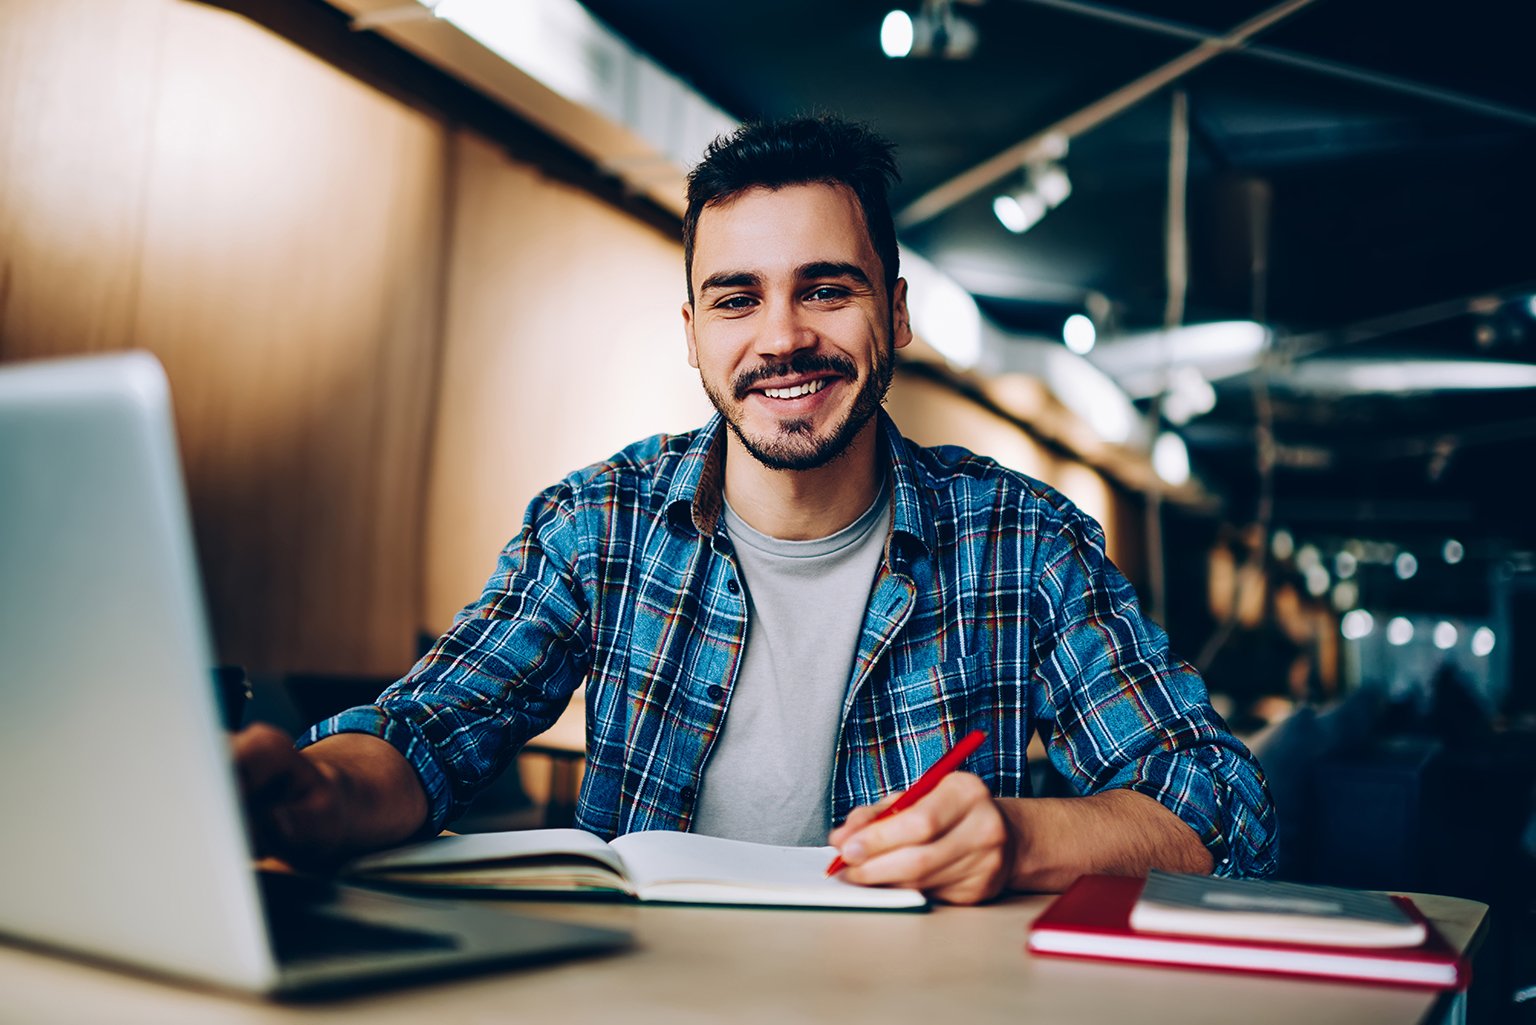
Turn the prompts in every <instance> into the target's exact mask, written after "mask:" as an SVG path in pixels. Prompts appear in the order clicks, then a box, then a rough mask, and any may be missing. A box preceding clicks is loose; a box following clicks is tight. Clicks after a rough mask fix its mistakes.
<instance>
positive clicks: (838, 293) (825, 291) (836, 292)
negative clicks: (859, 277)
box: [806, 285, 848, 303]
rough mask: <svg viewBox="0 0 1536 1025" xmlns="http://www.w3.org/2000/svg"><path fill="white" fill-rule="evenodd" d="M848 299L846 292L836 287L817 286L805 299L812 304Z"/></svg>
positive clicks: (844, 289)
mask: <svg viewBox="0 0 1536 1025" xmlns="http://www.w3.org/2000/svg"><path fill="white" fill-rule="evenodd" d="M847 297H848V290H847V289H846V288H842V287H840V286H838V285H817V286H816V287H815V288H813V289H811V290H810V292H809V293H808V294H807V295H806V298H807V299H809V300H811V301H812V302H823V303H826V302H837V301H838V300H840V299H846V298H847Z"/></svg>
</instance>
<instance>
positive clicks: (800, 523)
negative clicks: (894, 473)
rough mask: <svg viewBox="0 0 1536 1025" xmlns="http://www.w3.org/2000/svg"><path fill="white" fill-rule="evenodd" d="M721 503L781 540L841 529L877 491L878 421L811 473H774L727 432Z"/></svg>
mask: <svg viewBox="0 0 1536 1025" xmlns="http://www.w3.org/2000/svg"><path fill="white" fill-rule="evenodd" d="M726 445H727V448H726V456H725V499H726V501H728V502H730V503H731V509H732V510H734V511H735V513H736V515H738V516H740V517H741V518H742V519H743V520H745V521H746V522H747V523H748V525H750V526H751V527H752V528H753V529H754V530H757V531H761V532H762V533H764V534H767V535H768V536H769V537H776V538H778V539H779V540H781V541H810V540H814V539H816V538H820V537H826V536H828V535H830V534H835V533H837V532H838V531H839V530H842V529H843V528H844V527H846V526H848V524H850V523H852V522H853V521H854V520H856V519H858V518H859V517H860V516H861V515H863V513H864V511H865V510H866V509H868V508H869V505H870V503H871V502H873V501H874V500H875V495H876V494H877V493H878V491H879V488H880V481H881V474H880V468H879V465H878V459H879V456H880V424H879V419H878V418H877V417H871V418H870V420H869V422H868V423H867V424H865V425H864V427H863V429H862V430H860V431H859V433H858V434H857V435H856V436H855V437H854V439H853V441H852V443H850V444H849V446H848V449H847V451H845V452H844V453H843V454H842V455H841V456H839V457H838V458H836V459H834V460H832V461H831V462H830V463H828V464H827V465H825V466H820V467H817V468H816V469H814V470H773V469H769V468H768V467H766V466H764V465H763V464H762V463H760V462H758V461H757V459H756V458H754V457H753V455H752V454H751V453H750V452H748V451H747V450H746V448H745V447H744V446H743V445H742V444H741V439H739V438H737V437H736V435H735V433H734V432H729V431H728V432H726Z"/></svg>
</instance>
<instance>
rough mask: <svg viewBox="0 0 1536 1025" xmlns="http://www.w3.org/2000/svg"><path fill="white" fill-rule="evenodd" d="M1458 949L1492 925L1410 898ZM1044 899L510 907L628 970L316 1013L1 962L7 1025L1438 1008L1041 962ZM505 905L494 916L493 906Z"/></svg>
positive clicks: (1355, 1014)
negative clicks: (909, 906)
mask: <svg viewBox="0 0 1536 1025" xmlns="http://www.w3.org/2000/svg"><path fill="white" fill-rule="evenodd" d="M1416 899H1417V900H1418V902H1419V904H1420V907H1422V908H1423V910H1424V911H1425V913H1426V914H1427V915H1428V916H1429V917H1430V918H1431V919H1433V920H1434V921H1435V922H1436V924H1437V925H1438V926H1439V927H1440V929H1441V931H1442V932H1444V933H1445V935H1446V938H1447V939H1449V940H1450V941H1451V942H1452V943H1455V944H1457V945H1459V946H1462V947H1465V946H1466V945H1467V944H1468V943H1470V942H1471V941H1472V939H1473V937H1474V935H1475V934H1476V933H1477V931H1478V929H1479V928H1480V926H1481V924H1482V921H1483V916H1484V914H1485V913H1486V911H1487V908H1486V907H1485V906H1484V905H1482V904H1478V903H1475V902H1473V901H1465V900H1457V899H1454V898H1448V897H1432V896H1423V897H1416ZM1048 900H1049V898H1047V897H1020V898H1016V899H1012V900H1009V901H1006V902H1003V903H1000V904H996V905H993V906H990V907H985V908H948V907H946V908H937V909H935V910H934V911H932V912H931V913H929V914H896V913H870V912H819V911H778V910H742V909H732V908H704V907H664V906H636V905H627V904H577V903H546V902H539V903H532V902H526V901H517V902H510V901H509V902H504V903H505V906H507V907H509V908H511V909H514V910H518V911H521V912H524V913H531V914H539V915H543V916H545V917H549V918H559V919H564V920H567V921H576V922H587V923H592V924H601V925H612V926H620V927H623V928H628V929H630V930H631V931H633V932H634V934H635V938H636V944H635V946H634V947H633V948H632V949H631V950H629V951H627V952H624V953H619V954H612V955H606V956H602V957H597V958H586V959H581V960H575V961H569V962H564V963H560V964H555V965H546V966H543V967H537V968H527V969H515V970H508V971H503V972H501V973H499V974H491V975H485V976H478V977H470V978H466V979H460V980H453V981H445V982H438V983H431V984H427V985H422V986H417V987H413V988H408V989H399V990H395V991H391V992H387V993H381V994H375V995H369V996H359V997H352V998H346V999H342V1000H336V1001H330V1002H325V1003H315V1004H295V1005H279V1004H273V1003H268V1002H264V1001H261V1000H258V999H254V998H248V997H241V996H231V995H227V994H223V993H218V992H210V991H205V990H195V989H187V988H183V987H180V986H177V985H175V984H173V983H168V982H161V981H158V980H154V979H148V978H142V977H137V976H133V975H127V974H120V973H118V972H115V971H112V970H109V969H104V968H98V967H93V966H87V965H83V964H79V963H75V962H71V961H68V960H64V959H59V958H55V957H51V956H48V955H44V954H40V953H35V952H31V951H27V950H23V949H20V948H16V947H9V946H3V945H0V1021H6V1022H11V1021H15V1022H28V1023H53V1022H60V1023H62V1022H70V1023H74V1022H84V1021H101V1022H106V1021H110V1022H144V1023H149V1022H154V1023H156V1025H179V1023H187V1025H192V1023H197V1025H221V1023H267V1022H298V1021H326V1022H333V1021H334V1022H352V1021H357V1022H368V1023H370V1025H388V1023H393V1022H402V1023H403V1022H412V1023H416V1022H423V1021H442V1022H445V1023H447V1025H472V1023H480V1022H491V1021H506V1020H513V1019H516V1020H518V1021H528V1022H545V1021H549V1022H555V1021H560V1022H588V1021H592V1022H612V1023H624V1025H629V1023H635V1025H642V1023H651V1022H655V1023H658V1025H659V1023H666V1025H678V1023H691V1022H699V1023H703V1022H711V1023H713V1022H720V1021H732V1022H774V1023H780V1022H821V1021H827V1022H837V1023H839V1025H847V1023H850V1022H897V1023H900V1022H912V1023H921V1025H977V1023H987V1022H1008V1023H1010V1025H1018V1023H1023V1022H1066V1021H1073V1022H1084V1023H1093V1022H1104V1023H1112V1025H1122V1023H1136V1025H1145V1023H1156V1022H1163V1021H1167V1022H1177V1023H1179V1025H1195V1023H1201V1022H1220V1023H1223V1025H1230V1023H1231V1022H1233V1021H1241V1022H1242V1023H1243V1025H1267V1023H1274V1025H1295V1023H1297V1022H1304V1023H1306V1025H1326V1023H1330V1022H1340V1023H1349V1025H1374V1023H1382V1025H1386V1023H1408V1022H1420V1021H1423V1020H1424V1019H1425V1017H1426V1015H1427V1014H1428V1012H1429V1011H1430V1010H1431V1008H1432V1007H1433V1006H1434V1004H1435V995H1434V994H1433V993H1428V992H1422V991H1415V990H1408V989H1393V988H1388V987H1379V986H1352V985H1348V984H1344V983H1333V982H1310V981H1303V980H1290V979H1269V978H1264V977H1261V976H1240V975H1229V974H1221V973H1215V972H1193V971H1175V970H1169V969H1160V968H1152V967H1140V966H1118V965H1107V964H1093V963H1090V962H1081V961H1065V960H1051V959H1047V958H1032V957H1030V956H1029V954H1028V953H1026V952H1025V950H1024V938H1025V935H1024V934H1025V928H1026V926H1027V925H1028V924H1029V922H1030V921H1031V920H1033V918H1034V917H1035V915H1037V914H1039V912H1040V911H1041V910H1042V909H1043V908H1044V906H1045V905H1046V903H1047V902H1048ZM500 903H503V902H499V903H498V906H500Z"/></svg>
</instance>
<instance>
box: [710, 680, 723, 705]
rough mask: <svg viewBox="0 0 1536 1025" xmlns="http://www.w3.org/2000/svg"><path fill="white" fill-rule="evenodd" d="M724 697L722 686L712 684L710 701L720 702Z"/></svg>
mask: <svg viewBox="0 0 1536 1025" xmlns="http://www.w3.org/2000/svg"><path fill="white" fill-rule="evenodd" d="M723 697H725V688H724V687H722V686H720V685H719V684H718V683H712V684H710V685H709V700H711V701H719V700H720V699H721V698H723Z"/></svg>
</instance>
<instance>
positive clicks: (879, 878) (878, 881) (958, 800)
mask: <svg viewBox="0 0 1536 1025" xmlns="http://www.w3.org/2000/svg"><path fill="white" fill-rule="evenodd" d="M896 796H897V795H894V794H893V795H892V796H890V797H888V798H886V799H885V800H883V801H881V802H880V803H879V804H875V805H869V806H867V807H863V808H856V809H854V811H853V813H852V814H850V815H849V816H848V820H847V821H846V822H844V823H843V824H842V825H841V826H839V827H838V828H837V829H834V830H833V831H832V834H831V836H830V837H828V842H830V843H831V844H832V845H833V846H834V847H836V848H837V849H838V852H839V853H840V854H841V855H842V856H843V860H844V861H845V862H847V863H848V868H846V869H844V870H843V873H842V877H843V878H844V879H846V880H847V881H848V882H850V883H859V884H860V885H864V886H906V887H911V888H913V889H918V890H922V891H923V892H924V893H926V894H927V895H928V896H929V897H931V898H932V899H934V900H939V901H944V902H945V903H949V904H978V903H980V902H982V901H984V900H990V899H991V898H993V897H995V896H997V895H998V894H999V893H1001V892H1002V891H1003V890H1004V889H1005V888H1006V887H1007V886H1008V881H1009V876H1010V872H1011V868H1012V865H1013V851H1014V848H1015V846H1016V843H1015V837H1014V836H1013V835H1012V831H1011V829H1010V826H1009V822H1008V820H1007V819H1006V818H1005V817H1004V816H1003V813H1002V810H1001V808H1000V807H999V806H998V803H997V801H996V800H994V799H993V797H992V795H991V793H989V792H988V790H987V785H986V784H985V783H983V782H982V781H981V778H980V777H979V776H975V775H972V774H971V773H968V772H956V773H952V774H950V775H949V776H946V777H945V778H944V779H943V780H942V781H941V782H940V783H939V785H938V786H937V787H935V788H934V789H933V792H932V793H930V794H928V795H927V796H926V797H924V798H923V799H922V800H920V801H918V802H917V803H916V804H914V805H913V806H912V807H910V808H908V809H907V810H906V811H903V812H898V813H897V814H895V815H892V816H891V817H890V818H887V819H882V820H881V821H879V822H874V821H873V820H874V818H875V817H876V816H877V815H878V814H879V813H880V812H881V811H883V810H884V809H885V807H886V806H887V805H889V804H890V803H891V802H892V801H894V800H895V799H896Z"/></svg>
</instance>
